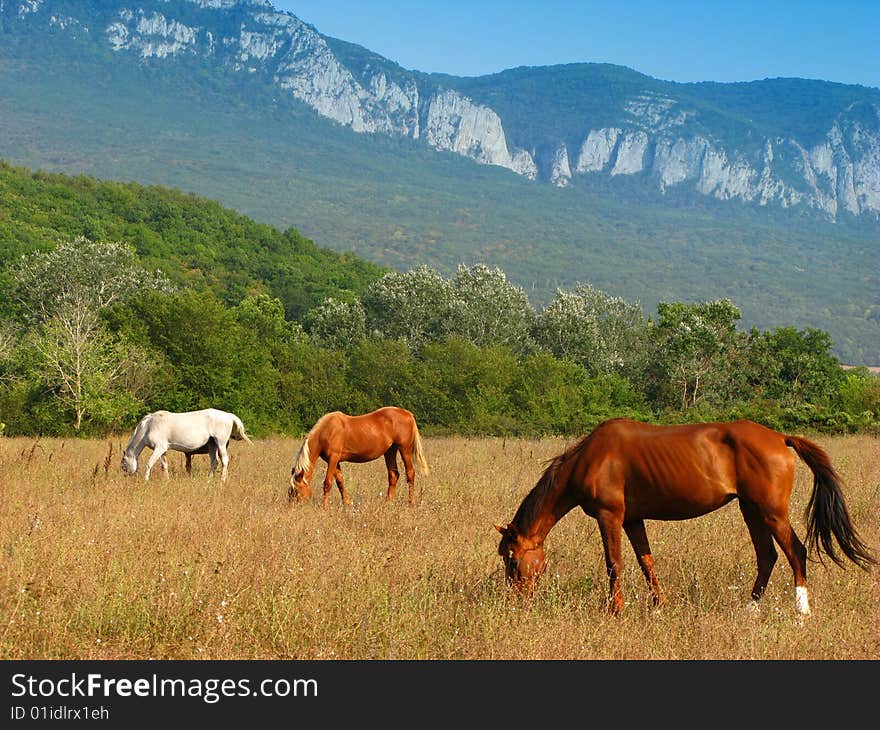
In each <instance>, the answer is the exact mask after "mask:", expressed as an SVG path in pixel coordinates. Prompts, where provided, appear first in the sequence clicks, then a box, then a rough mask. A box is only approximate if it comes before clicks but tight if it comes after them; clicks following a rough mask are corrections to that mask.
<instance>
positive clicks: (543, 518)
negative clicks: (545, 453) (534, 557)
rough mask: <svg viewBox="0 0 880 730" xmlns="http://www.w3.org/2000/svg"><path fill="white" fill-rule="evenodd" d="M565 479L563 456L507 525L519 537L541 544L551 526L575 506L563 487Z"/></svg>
mask: <svg viewBox="0 0 880 730" xmlns="http://www.w3.org/2000/svg"><path fill="white" fill-rule="evenodd" d="M568 476H569V469H566V468H565V455H563V456H560V457H557V458H556V459H555V460H554V461H553V463H552V464H550V466H548V467H547V469H546V470H545V471H544V474H543V475H542V476H541V478H540V479H539V480H538V483H537V484H536V485H535V486H534V487H533V488H532V490H531V491H530V492H529V493H528V494H527V495H526V497H525V499H523V501H522V503H521V504H520V506H519V509H518V510H517V511H516V514H515V515H514V517H513V522H512V523H511V524H512V525H513V526H514V527H515V528H516V531H517V532H518V533H519V534H520V535H521V536H523V537H524V538H527V539H529V540H532V541H534V542H536V543H539V544H540V543H543V542H544V538H545V537H547V533H548V532H550V530H552V529H553V526H554V525H555V524H556V523H557V522H559V520H561V519H562V518H563V517H564V516H565V515H567V514H568V513H569V512H570V511H571V510H572V509H573V508H574V507H575V506H577V502H576V500H575V499H574V498H573V497H571V495H570V494H569V490H568V489H567V488H566V485H567V479H568Z"/></svg>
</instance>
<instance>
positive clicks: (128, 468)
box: [119, 452, 138, 474]
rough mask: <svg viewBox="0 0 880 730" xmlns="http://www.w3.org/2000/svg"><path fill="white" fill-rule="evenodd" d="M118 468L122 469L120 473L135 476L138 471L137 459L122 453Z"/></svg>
mask: <svg viewBox="0 0 880 730" xmlns="http://www.w3.org/2000/svg"><path fill="white" fill-rule="evenodd" d="M119 466H120V467H121V468H122V471H124V472H125V473H126V474H137V470H138V461H137V457H135V456H132V455H131V454H128V453H125V452H123V454H122V461H121V462H120V463H119Z"/></svg>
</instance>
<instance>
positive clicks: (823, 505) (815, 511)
mask: <svg viewBox="0 0 880 730" xmlns="http://www.w3.org/2000/svg"><path fill="white" fill-rule="evenodd" d="M785 445H786V446H790V447H791V448H793V449H794V450H795V453H796V454H797V455H798V456H799V457H800V458H801V459H803V460H804V463H806V465H807V466H808V467H810V470H811V471H812V472H813V493H812V494H811V495H810V501H809V502H808V503H807V510H806V513H805V517H804V519H805V521H806V523H807V543H808V545H809V546H810V548H811V549H814V550H815V551H816V554H817V555H818V556H819V559H820V560H821V558H822V552H823V551H824V552H825V553H826V554H827V555H828V557H829V558H831V560H833V561H834V562H835V563H837V565H840V566H841V567H842V566H843V560H842V559H841V557H840V556H839V555H838V554H837V551H836V550H835V548H834V541H833V540H832V536H833V537H834V539H835V540H836V541H837V544H838V545H839V546H840V550H841V552H842V553H843V554H844V555H845V556H846V557H847V558H849V559H850V560H851V561H852V562H854V563H855V564H856V565H858V566H859V567H860V568H864V569H865V570H867V569H868V568H869V567H870V566H871V565H877V564H878V561H877V558H875V557H874V556H873V555H872V554H871V551H870V549H869V548H868V546H867V545H865V543H864V542H862V540H861V538H860V537H859V535H858V533H857V532H856V530H855V528H854V527H853V524H852V520H851V519H850V516H849V510H848V509H847V508H846V502H845V501H844V499H843V492H842V491H841V489H840V477H839V476H838V474H837V472H836V471H835V470H834V467H833V466H831V461H830V460H829V458H828V454H826V453H825V452H824V451H823V450H822V449H821V448H820V447H819V445H818V444H815V443H813V442H812V441H809V440H807V439H805V438H800V437H798V436H786V437H785Z"/></svg>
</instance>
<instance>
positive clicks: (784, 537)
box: [764, 513, 810, 617]
mask: <svg viewBox="0 0 880 730" xmlns="http://www.w3.org/2000/svg"><path fill="white" fill-rule="evenodd" d="M764 522H765V523H766V525H767V527H768V528H769V529H770V532H771V533H772V535H773V538H774V539H775V540H776V542H777V543H778V544H779V547H781V548H782V552H783V553H785V557H786V558H788V564H789V565H790V566H791V572H792V573H793V574H794V605H795V609H796V610H797V612H798V614H800V616H802V617H804V616H809V615H810V599H809V595H808V593H807V549H806V548H805V547H804V544H803V543H802V542H801V541H800V539H799V538H798V536H797V535H796V534H795V531H794V528H793V527H792V526H791V522H789V521H788V515H787V514H785V513H781V514H780V513H775V514H774V513H770V514H765V515H764Z"/></svg>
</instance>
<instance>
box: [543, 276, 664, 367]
mask: <svg viewBox="0 0 880 730" xmlns="http://www.w3.org/2000/svg"><path fill="white" fill-rule="evenodd" d="M533 335H534V339H535V341H536V342H537V343H538V345H539V346H540V347H542V348H543V349H545V350H547V351H548V352H550V353H552V354H553V355H554V356H555V357H557V358H560V359H565V360H572V361H573V362H576V363H578V364H580V365H582V366H583V367H585V368H587V370H588V371H589V372H590V373H591V374H593V375H597V374H600V373H627V374H631V373H637V372H640V371H641V369H642V368H643V367H644V364H645V359H646V357H647V354H648V352H649V347H648V345H649V342H648V339H649V335H650V330H649V322H648V320H647V319H646V318H645V317H644V315H643V314H642V309H641V306H640V305H639V304H637V303H635V304H631V303H628V302H626V301H624V300H623V299H621V298H619V297H613V296H610V295H609V294H606V293H605V292H602V291H600V290H599V289H596V288H594V287H593V286H592V285H591V284H577V285H576V286H575V288H574V291H570V292H569V291H563V290H561V289H558V290H557V291H556V295H555V296H554V298H553V301H551V302H550V303H549V304H548V305H547V306H546V307H544V309H542V310H541V311H540V312H539V313H538V316H537V319H536V321H535V326H534V329H533Z"/></svg>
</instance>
